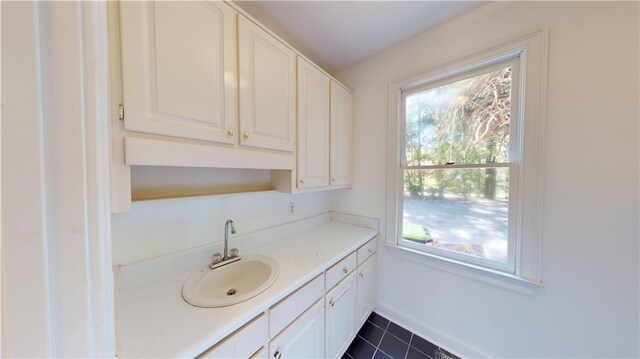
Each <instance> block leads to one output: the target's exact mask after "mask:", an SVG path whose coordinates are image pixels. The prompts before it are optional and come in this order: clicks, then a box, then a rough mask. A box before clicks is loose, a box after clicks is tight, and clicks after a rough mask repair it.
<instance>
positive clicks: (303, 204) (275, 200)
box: [111, 191, 345, 264]
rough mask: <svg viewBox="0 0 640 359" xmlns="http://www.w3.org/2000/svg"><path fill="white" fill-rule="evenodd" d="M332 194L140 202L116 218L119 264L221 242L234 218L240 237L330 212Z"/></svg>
mask: <svg viewBox="0 0 640 359" xmlns="http://www.w3.org/2000/svg"><path fill="white" fill-rule="evenodd" d="M337 192H338V193H339V192H342V193H344V192H345V191H337ZM332 194H333V193H332V192H324V191H323V192H314V193H305V194H295V195H291V194H285V193H274V192H264V193H254V194H236V195H223V196H214V197H192V198H184V199H177V200H160V201H147V202H138V203H135V202H134V204H133V208H132V210H131V212H128V213H118V214H114V215H112V218H111V219H112V238H113V263H114V264H127V263H131V262H135V261H139V260H143V259H149V258H153V257H157V256H161V255H166V254H171V253H175V252H177V251H181V250H186V249H189V248H194V247H198V246H201V245H205V244H209V243H212V242H217V241H221V240H222V239H223V230H224V222H225V221H226V220H227V218H231V219H233V221H234V222H235V224H236V230H237V234H238V235H240V234H245V233H249V232H253V231H256V230H259V229H264V228H268V227H273V226H276V225H279V224H282V223H286V222H291V221H295V220H298V219H301V218H305V217H309V216H312V215H315V214H319V213H323V212H327V211H329V210H330V209H331V198H332ZM290 202H295V213H294V214H293V215H289V212H288V205H289V203H290Z"/></svg>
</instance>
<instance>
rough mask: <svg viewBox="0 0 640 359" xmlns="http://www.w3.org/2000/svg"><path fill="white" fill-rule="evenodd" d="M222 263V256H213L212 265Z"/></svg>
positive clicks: (216, 254)
mask: <svg viewBox="0 0 640 359" xmlns="http://www.w3.org/2000/svg"><path fill="white" fill-rule="evenodd" d="M220 262H222V254H220V253H218V252H216V253H214V254H213V255H212V256H211V264H218V263H220Z"/></svg>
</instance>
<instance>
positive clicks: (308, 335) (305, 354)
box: [269, 299, 324, 359]
mask: <svg viewBox="0 0 640 359" xmlns="http://www.w3.org/2000/svg"><path fill="white" fill-rule="evenodd" d="M323 304H324V303H323V302H322V299H320V300H318V301H317V302H316V303H315V304H314V305H313V306H311V308H309V309H308V310H307V311H306V312H305V313H304V314H302V315H301V316H300V317H298V319H296V320H295V321H294V322H293V323H291V325H289V326H288V327H287V328H286V329H285V330H283V331H282V332H281V333H280V334H278V336H277V337H276V338H275V339H273V340H272V341H271V342H270V343H269V356H270V357H271V358H275V359H279V358H324V306H323Z"/></svg>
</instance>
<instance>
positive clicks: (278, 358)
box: [273, 350, 282, 359]
mask: <svg viewBox="0 0 640 359" xmlns="http://www.w3.org/2000/svg"><path fill="white" fill-rule="evenodd" d="M273 357H274V358H275V359H280V358H282V352H281V351H279V350H278V351H277V352H275V354H273Z"/></svg>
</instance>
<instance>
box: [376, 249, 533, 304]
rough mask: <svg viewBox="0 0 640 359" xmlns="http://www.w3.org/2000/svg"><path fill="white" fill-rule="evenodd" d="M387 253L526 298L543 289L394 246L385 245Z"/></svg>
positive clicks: (510, 276)
mask: <svg viewBox="0 0 640 359" xmlns="http://www.w3.org/2000/svg"><path fill="white" fill-rule="evenodd" d="M384 246H385V248H386V249H387V252H389V254H391V255H392V256H394V257H396V258H401V259H405V260H408V261H411V262H414V263H420V264H424V265H427V266H429V267H433V268H436V269H439V270H442V271H445V272H449V273H453V274H457V275H460V276H463V277H467V278H472V279H476V280H478V281H481V282H484V283H488V284H492V285H495V286H497V287H500V288H504V289H508V290H512V291H515V292H518V293H521V294H525V295H528V296H533V295H534V294H535V289H536V288H541V287H543V284H542V282H539V281H534V280H531V279H527V278H523V277H519V276H517V275H514V274H510V273H504V272H501V271H498V270H494V269H490V268H485V267H481V266H477V265H474V264H470V263H466V262H462V261H458V260H455V259H450V258H446V257H442V256H438V255H435V254H431V253H426V252H422V251H419V250H416V249H411V248H407V247H401V246H398V245H396V244H391V243H385V244H384Z"/></svg>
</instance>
